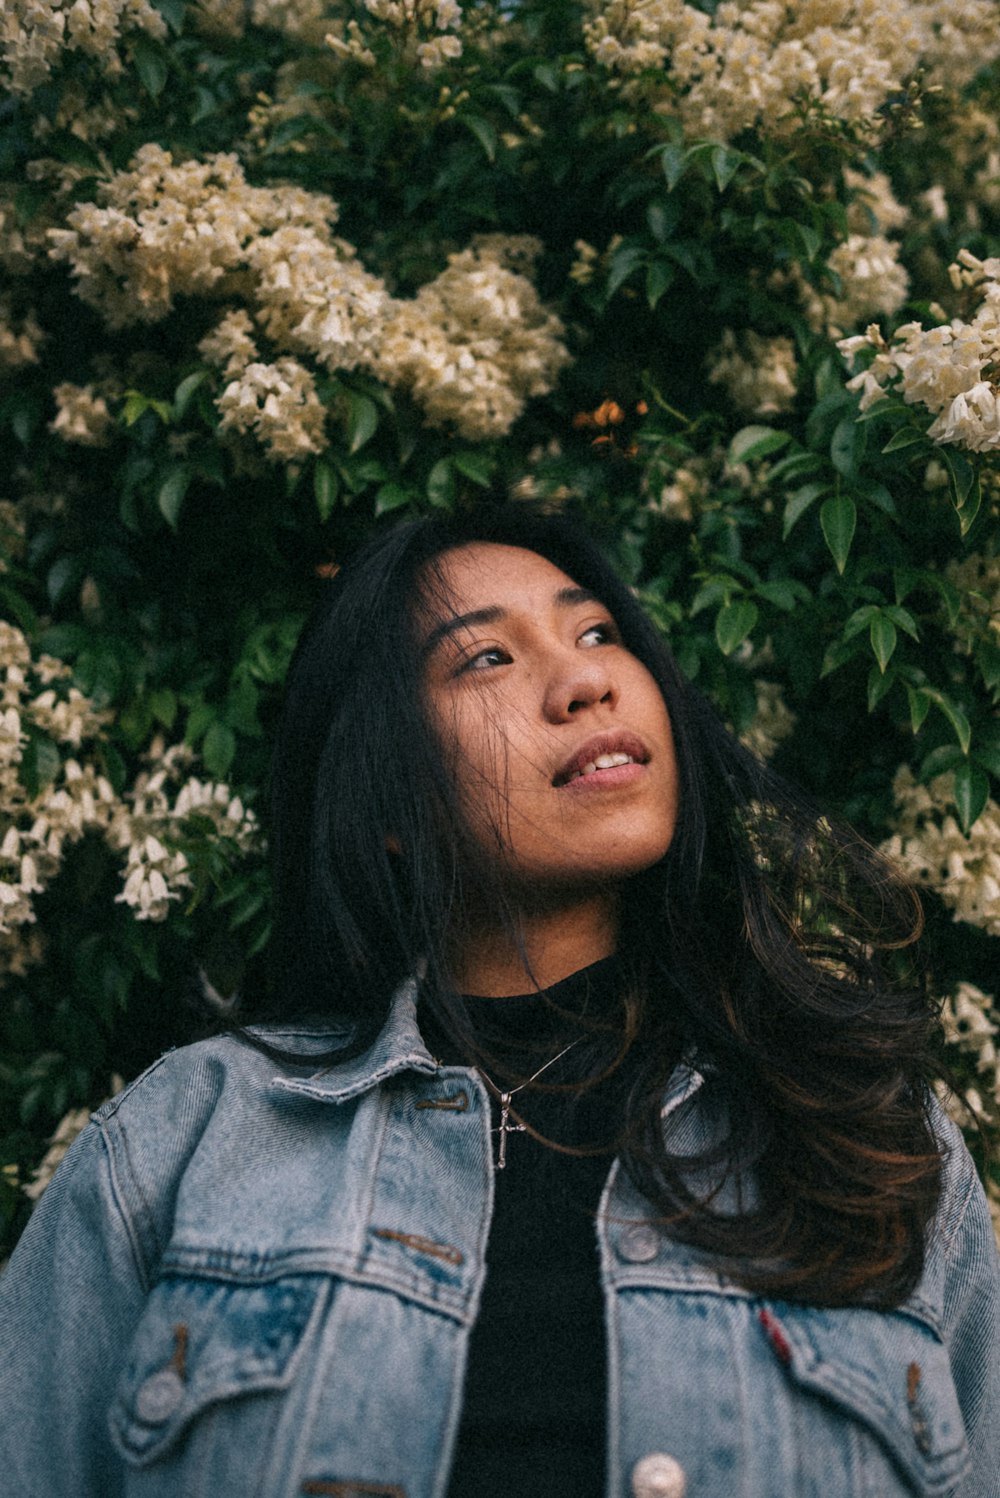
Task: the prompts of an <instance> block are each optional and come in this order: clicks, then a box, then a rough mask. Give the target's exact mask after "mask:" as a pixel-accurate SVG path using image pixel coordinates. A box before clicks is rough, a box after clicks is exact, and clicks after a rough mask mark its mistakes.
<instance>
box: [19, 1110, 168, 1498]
mask: <svg viewBox="0 0 1000 1498" xmlns="http://www.w3.org/2000/svg"><path fill="white" fill-rule="evenodd" d="M144 1299H145V1285H144V1283H143V1274H142V1271H141V1268H140V1263H139V1258H138V1254H137V1251H136V1245H135V1244H134V1242H133V1238H132V1233H131V1231H130V1227H129V1223H128V1220H127V1218H126V1216H125V1214H124V1212H123V1211H122V1207H121V1203H120V1200H119V1196H118V1192H117V1190H116V1183H115V1179H114V1174H113V1170H112V1166H111V1161H110V1159H109V1155H108V1152H107V1149H106V1145H105V1138H104V1134H103V1130H102V1129H101V1128H100V1127H99V1126H98V1125H97V1124H95V1123H91V1124H90V1125H89V1126H88V1127H87V1128H86V1129H85V1130H84V1131H83V1133H82V1134H81V1135H80V1136H79V1138H78V1139H76V1140H75V1141H74V1143H73V1145H72V1147H71V1149H70V1150H69V1151H68V1153H67V1156H66V1159H65V1160H64V1161H63V1163H62V1165H61V1166H60V1168H59V1169H58V1170H57V1172H56V1174H55V1176H54V1178H53V1180H52V1182H51V1184H50V1185H49V1187H48V1188H47V1190H46V1191H45V1194H44V1195H43V1196H42V1198H41V1200H40V1202H39V1204H38V1206H37V1207H36V1209H35V1212H34V1213H33V1215H32V1217H31V1220H30V1222H29V1223H28V1226H27V1229H26V1230H25V1233H24V1236H23V1238H22V1240H21V1242H20V1243H19V1244H18V1246H17V1248H16V1249H15V1251H14V1254H13V1256H12V1258H11V1260H10V1263H9V1265H8V1266H7V1269H6V1271H5V1272H4V1275H3V1277H2V1278H0V1343H2V1353H0V1473H2V1478H0V1482H2V1486H3V1489H4V1491H5V1492H8V1493H16V1494H18V1498H116V1495H118V1494H119V1493H120V1492H121V1486H122V1477H121V1467H120V1463H119V1461H118V1459H117V1457H116V1455H115V1453H114V1451H113V1449H112V1447H111V1443H110V1439H109V1436H108V1408H109V1405H110V1403H111V1397H112V1394H113V1391H114V1388H115V1383H116V1380H117V1377H118V1374H119V1369H120V1366H121V1360H122V1358H123V1356H124V1354H125V1351H126V1349H127V1348H128V1346H129V1344H130V1342H131V1340H132V1335H133V1330H134V1327H135V1323H136V1321H137V1319H138V1316H139V1313H140V1311H141V1308H142V1305H143V1302H144Z"/></svg>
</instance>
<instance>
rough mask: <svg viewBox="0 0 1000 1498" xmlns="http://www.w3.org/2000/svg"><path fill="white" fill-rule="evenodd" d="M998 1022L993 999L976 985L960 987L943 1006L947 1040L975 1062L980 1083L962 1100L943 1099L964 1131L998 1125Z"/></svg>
mask: <svg viewBox="0 0 1000 1498" xmlns="http://www.w3.org/2000/svg"><path fill="white" fill-rule="evenodd" d="M998 1021H1000V1015H998V1014H997V1011H996V1008H995V1007H994V1003H993V998H992V996H991V995H990V994H988V993H984V992H983V990H982V989H981V988H977V987H976V985H975V984H974V983H959V984H958V985H957V987H956V989H955V992H954V993H953V994H950V995H949V996H948V997H947V998H946V999H945V1001H944V1003H943V1005H942V1006H941V1028H942V1029H943V1031H944V1038H945V1040H946V1041H947V1042H948V1044H949V1045H952V1046H954V1047H955V1048H956V1050H958V1051H959V1052H963V1053H964V1054H965V1055H967V1056H970V1057H972V1058H974V1061H975V1068H976V1075H977V1083H974V1084H973V1085H972V1086H971V1087H967V1088H966V1089H965V1091H964V1093H963V1095H962V1096H961V1097H955V1096H954V1094H944V1095H943V1096H944V1102H945V1106H946V1107H948V1109H949V1111H950V1112H951V1113H952V1115H953V1116H954V1117H955V1119H956V1122H958V1123H960V1124H962V1125H963V1126H965V1127H968V1126H969V1125H970V1124H972V1123H974V1122H975V1121H976V1120H979V1121H985V1120H988V1119H990V1120H993V1121H994V1122H995V1121H997V1119H998V1118H1000V1057H998V1056H997V1048H996V1039H995V1037H996V1035H997V1034H998V1033H1000V1024H998ZM984 1094H985V1095H984Z"/></svg>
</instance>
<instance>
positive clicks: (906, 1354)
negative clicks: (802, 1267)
mask: <svg viewBox="0 0 1000 1498" xmlns="http://www.w3.org/2000/svg"><path fill="white" fill-rule="evenodd" d="M759 1320H760V1324H761V1327H762V1330H763V1331H764V1334H765V1335H766V1336H767V1338H768V1340H769V1342H770V1343H771V1347H772V1349H773V1350H774V1353H775V1355H776V1356H777V1358H778V1360H779V1361H780V1362H781V1363H782V1364H783V1365H784V1367H785V1369H786V1371H787V1373H788V1374H789V1376H790V1377H791V1378H792V1379H793V1380H794V1381H795V1383H796V1384H798V1385H799V1387H800V1388H802V1389H808V1390H811V1391H812V1392H813V1393H815V1394H818V1395H820V1396H822V1397H823V1398H825V1399H827V1400H830V1401H832V1402H833V1403H834V1404H836V1405H837V1406H838V1407H839V1408H840V1409H842V1410H843V1411H844V1413H845V1414H847V1415H848V1416H850V1417H851V1418H852V1419H854V1420H856V1421H859V1422H860V1423H861V1424H862V1425H864V1426H865V1427H866V1428H867V1429H868V1430H869V1431H870V1432H871V1433H872V1435H874V1436H875V1437H876V1439H877V1440H878V1441H879V1442H880V1443H881V1445H882V1446H883V1448H884V1449H885V1450H886V1451H887V1453H888V1455H889V1456H890V1458H891V1459H892V1461H893V1462H894V1463H895V1465H896V1467H897V1468H898V1469H899V1471H900V1473H901V1474H902V1476H903V1477H905V1478H906V1479H907V1480H908V1482H909V1483H910V1485H911V1486H912V1488H913V1490H914V1491H915V1492H917V1493H920V1494H926V1495H932V1494H944V1493H948V1492H950V1491H951V1489H952V1488H953V1486H954V1484H955V1482H956V1481H957V1480H958V1479H959V1478H960V1477H961V1476H962V1475H963V1473H964V1472H965V1470H966V1468H967V1466H968V1462H969V1453H968V1445H967V1442H966V1436H965V1423H964V1421H963V1419H962V1411H961V1408H960V1406H959V1403H958V1394H957V1392H956V1390H955V1383H954V1379H953V1378H952V1372H951V1364H950V1362H949V1359H948V1353H947V1349H946V1348H945V1347H944V1346H943V1345H942V1344H941V1341H940V1339H939V1338H938V1336H937V1334H936V1332H935V1331H934V1330H933V1329H932V1328H931V1327H930V1326H929V1325H927V1324H926V1323H924V1322H923V1321H922V1320H919V1319H917V1318H915V1317H912V1316H910V1315H907V1314H906V1313H905V1312H902V1311H891V1312H885V1311H875V1310H867V1309H865V1308H863V1307H857V1308H848V1307H845V1308H838V1309H836V1310H820V1309H816V1308H813V1307H806V1306H795V1305H787V1304H772V1305H770V1306H768V1307H765V1308H764V1309H763V1310H762V1311H761V1312H760V1315H759Z"/></svg>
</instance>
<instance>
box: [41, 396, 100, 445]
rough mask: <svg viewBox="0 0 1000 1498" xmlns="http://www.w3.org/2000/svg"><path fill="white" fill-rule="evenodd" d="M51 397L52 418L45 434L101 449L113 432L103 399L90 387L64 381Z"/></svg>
mask: <svg viewBox="0 0 1000 1498" xmlns="http://www.w3.org/2000/svg"><path fill="white" fill-rule="evenodd" d="M52 394H53V396H54V397H55V402H56V417H55V420H54V421H50V422H49V431H50V432H54V433H55V435H56V436H57V437H61V438H62V439H63V441H64V442H77V443H79V444H80V446H81V447H104V446H105V444H106V443H107V442H108V440H109V439H110V437H111V433H112V431H113V429H114V418H113V417H112V415H111V412H110V411H109V410H108V403H107V401H106V400H105V399H104V396H103V395H98V393H97V391H96V390H95V389H94V386H93V385H73V384H71V383H70V382H69V381H68V380H67V381H64V382H63V383H62V384H61V385H56V387H55V389H54V390H53V392H52Z"/></svg>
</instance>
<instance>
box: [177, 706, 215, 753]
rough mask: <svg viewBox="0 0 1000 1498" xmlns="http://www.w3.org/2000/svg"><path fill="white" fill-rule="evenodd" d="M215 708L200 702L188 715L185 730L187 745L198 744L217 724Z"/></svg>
mask: <svg viewBox="0 0 1000 1498" xmlns="http://www.w3.org/2000/svg"><path fill="white" fill-rule="evenodd" d="M215 719H216V712H215V708H214V707H212V706H210V704H209V703H207V702H198V703H195V705H194V706H193V707H192V709H191V711H190V712H189V713H188V720H187V728H186V729H185V730H184V742H185V743H186V744H191V745H194V744H197V742H198V740H199V739H200V738H201V737H202V736H203V734H205V733H207V732H208V730H209V729H210V728H211V726H212V724H213V723H214V722H215Z"/></svg>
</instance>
